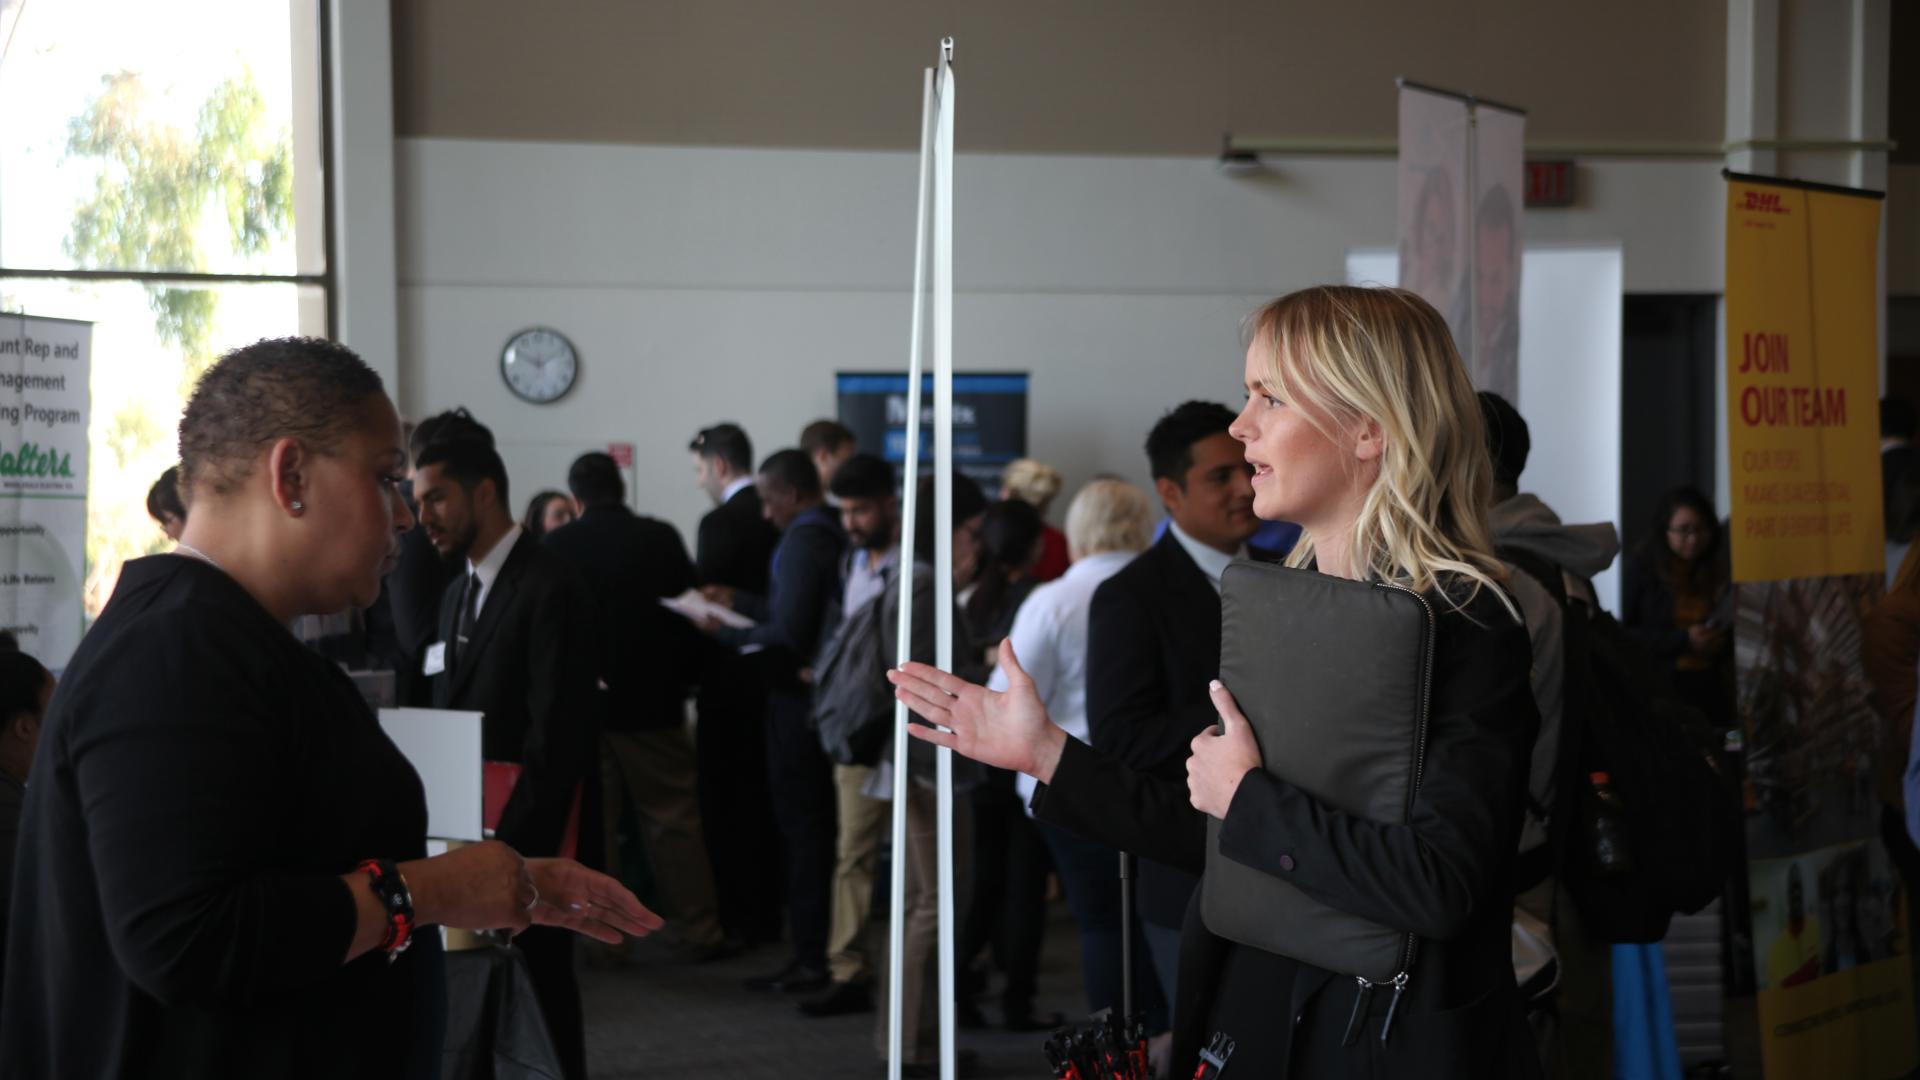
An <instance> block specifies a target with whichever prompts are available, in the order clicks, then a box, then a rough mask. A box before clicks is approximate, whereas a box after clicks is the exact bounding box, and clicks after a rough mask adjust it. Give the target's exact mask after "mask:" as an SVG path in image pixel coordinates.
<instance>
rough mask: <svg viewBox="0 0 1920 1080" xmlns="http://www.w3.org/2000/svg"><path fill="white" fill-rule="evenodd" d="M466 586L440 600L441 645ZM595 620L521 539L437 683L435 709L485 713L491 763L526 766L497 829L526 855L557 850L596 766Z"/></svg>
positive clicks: (559, 570) (567, 576)
mask: <svg viewBox="0 0 1920 1080" xmlns="http://www.w3.org/2000/svg"><path fill="white" fill-rule="evenodd" d="M464 584H465V577H464V576H463V577H461V578H459V579H456V580H455V581H454V583H453V584H451V585H449V586H447V591H446V595H445V596H444V597H443V598H442V600H441V604H440V640H441V641H443V642H445V641H451V640H452V639H453V630H454V622H455V618H456V616H457V615H458V614H459V608H460V594H461V591H462V587H463V586H464ZM595 617H596V612H595V609H594V605H593V600H592V597H591V596H590V595H589V594H588V592H587V589H586V586H585V585H584V584H583V583H582V582H581V580H580V578H579V576H578V575H577V574H575V572H574V571H573V568H572V567H570V566H568V565H567V564H566V563H565V562H564V561H563V560H562V559H561V558H560V556H558V555H556V554H554V553H553V552H551V551H548V550H546V549H545V548H543V547H541V546H540V542H539V541H537V540H535V539H534V538H533V537H531V536H528V535H527V534H526V533H524V532H523V533H521V534H520V535H519V537H518V538H517V539H516V540H515V541H514V544H513V550H512V551H511V552H509V553H508V555H507V561H506V563H505V565H503V566H502V567H501V568H500V576H499V577H498V578H496V579H495V580H494V583H493V588H492V589H490V590H488V592H487V600H486V606H485V607H483V608H481V610H480V618H479V620H478V621H477V622H475V623H474V632H473V640H472V641H470V642H468V644H467V646H466V648H465V649H463V650H461V654H460V656H459V658H458V659H459V663H458V666H457V667H455V668H454V670H452V671H447V672H443V673H441V674H440V675H437V676H435V677H434V686H433V704H434V707H435V708H440V709H467V710H472V711H475V712H480V713H484V714H486V721H485V723H484V724H483V726H482V729H481V732H482V733H481V751H482V753H483V754H485V756H486V759H487V760H488V761H509V762H516V763H518V764H520V765H521V766H523V767H524V768H525V771H524V772H522V773H521V774H520V782H519V785H518V786H516V787H515V788H514V789H513V796H512V797H511V798H510V799H508V800H507V805H506V808H505V809H504V810H502V811H501V814H500V823H499V825H498V826H497V827H496V828H495V829H494V836H495V838H496V839H499V840H503V841H505V842H506V843H507V844H508V845H510V846H511V847H512V848H513V849H514V850H516V851H518V852H520V853H521V854H522V855H530V856H545V855H554V854H556V853H558V852H559V850H560V838H561V835H562V833H563V832H564V830H565V828H566V822H567V814H568V812H569V811H570V810H571V809H572V806H573V797H574V788H575V787H576V786H577V785H578V784H580V783H581V782H582V781H584V780H585V779H586V777H587V770H588V767H589V766H590V765H591V764H592V762H593V761H594V753H593V747H594V740H595V739H596V738H597V737H598V731H597V730H596V729H597V727H598V724H597V721H596V717H595V715H594V713H595V709H596V707H597V706H598V704H599V702H598V700H597V698H596V696H595V689H594V684H595V680H596V679H597V678H598V676H599V656H600V652H599V646H598V645H597V643H596V642H595V640H594V620H595ZM581 839H582V842H583V843H584V842H586V840H587V838H586V837H584V836H583V837H582V838H581Z"/></svg>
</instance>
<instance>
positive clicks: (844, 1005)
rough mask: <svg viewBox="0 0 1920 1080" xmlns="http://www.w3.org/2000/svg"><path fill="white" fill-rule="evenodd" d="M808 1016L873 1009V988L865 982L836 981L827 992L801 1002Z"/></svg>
mask: <svg viewBox="0 0 1920 1080" xmlns="http://www.w3.org/2000/svg"><path fill="white" fill-rule="evenodd" d="M800 1011H801V1012H802V1013H804V1014H806V1015H807V1016H811V1017H815V1018H819V1017H822V1016H846V1015H848V1014H850V1013H863V1012H872V1011H873V988H872V987H870V986H868V985H867V984H866V983H864V982H836V983H834V984H833V985H832V986H829V987H828V988H827V992H826V993H824V994H821V995H820V996H819V997H816V998H808V999H807V1000H805V1001H803V1002H801V1003H800Z"/></svg>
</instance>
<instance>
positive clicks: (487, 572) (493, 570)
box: [454, 525, 520, 627]
mask: <svg viewBox="0 0 1920 1080" xmlns="http://www.w3.org/2000/svg"><path fill="white" fill-rule="evenodd" d="M519 542H520V526H518V525H515V526H514V527H513V528H511V529H508V530H507V534H506V535H505V536H502V537H501V538H500V542H499V543H497V544H495V545H493V550H491V551H489V552H487V557H486V558H484V559H481V560H480V561H479V562H474V561H473V559H472V558H471V557H469V558H468V559H467V570H468V571H469V572H471V573H472V574H473V576H475V577H477V578H479V579H480V593H479V595H477V596H475V597H474V598H473V621H474V622H479V621H480V613H481V612H483V611H485V610H487V594H488V593H490V592H492V591H493V583H494V582H495V581H496V580H498V579H499V577H500V568H501V567H503V566H505V565H507V556H508V555H511V554H512V553H513V545H515V544H517V543H519ZM454 625H455V626H456V627H457V626H459V625H460V623H459V621H458V619H456V620H455V621H454Z"/></svg>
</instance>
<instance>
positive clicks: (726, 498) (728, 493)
mask: <svg viewBox="0 0 1920 1080" xmlns="http://www.w3.org/2000/svg"><path fill="white" fill-rule="evenodd" d="M752 486H753V477H751V476H742V477H739V478H737V479H735V480H734V482H733V483H731V484H728V485H727V486H726V488H725V489H724V490H722V491H721V492H720V503H721V505H723V506H724V505H725V504H727V503H730V502H732V501H733V497H734V496H735V495H738V494H740V493H741V492H742V491H745V490H746V489H747V488H750V487H752Z"/></svg>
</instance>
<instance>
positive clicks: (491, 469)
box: [414, 438, 507, 508]
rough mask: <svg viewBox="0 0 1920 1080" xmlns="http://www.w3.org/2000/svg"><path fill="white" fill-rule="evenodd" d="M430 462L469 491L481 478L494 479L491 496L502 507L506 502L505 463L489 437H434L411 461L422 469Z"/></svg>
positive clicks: (476, 485)
mask: <svg viewBox="0 0 1920 1080" xmlns="http://www.w3.org/2000/svg"><path fill="white" fill-rule="evenodd" d="M429 465H438V466H440V471H441V472H443V473H446V474H447V476H449V477H451V478H452V479H453V482H454V483H456V484H459V485H460V486H461V488H463V489H465V490H466V491H469V492H471V491H472V490H473V489H474V488H476V487H478V486H480V481H482V480H491V481H493V492H494V497H495V498H497V499H499V500H500V505H501V506H502V507H503V508H504V507H505V506H506V505H507V464H506V462H504V461H501V460H500V452H499V451H498V450H495V449H494V448H493V443H492V441H490V440H482V439H477V438H466V439H436V440H434V441H432V442H430V443H428V444H427V445H426V446H424V447H422V448H421V450H420V457H419V459H418V460H417V461H415V462H414V467H415V468H421V469H424V468H426V467H427V466H429Z"/></svg>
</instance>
